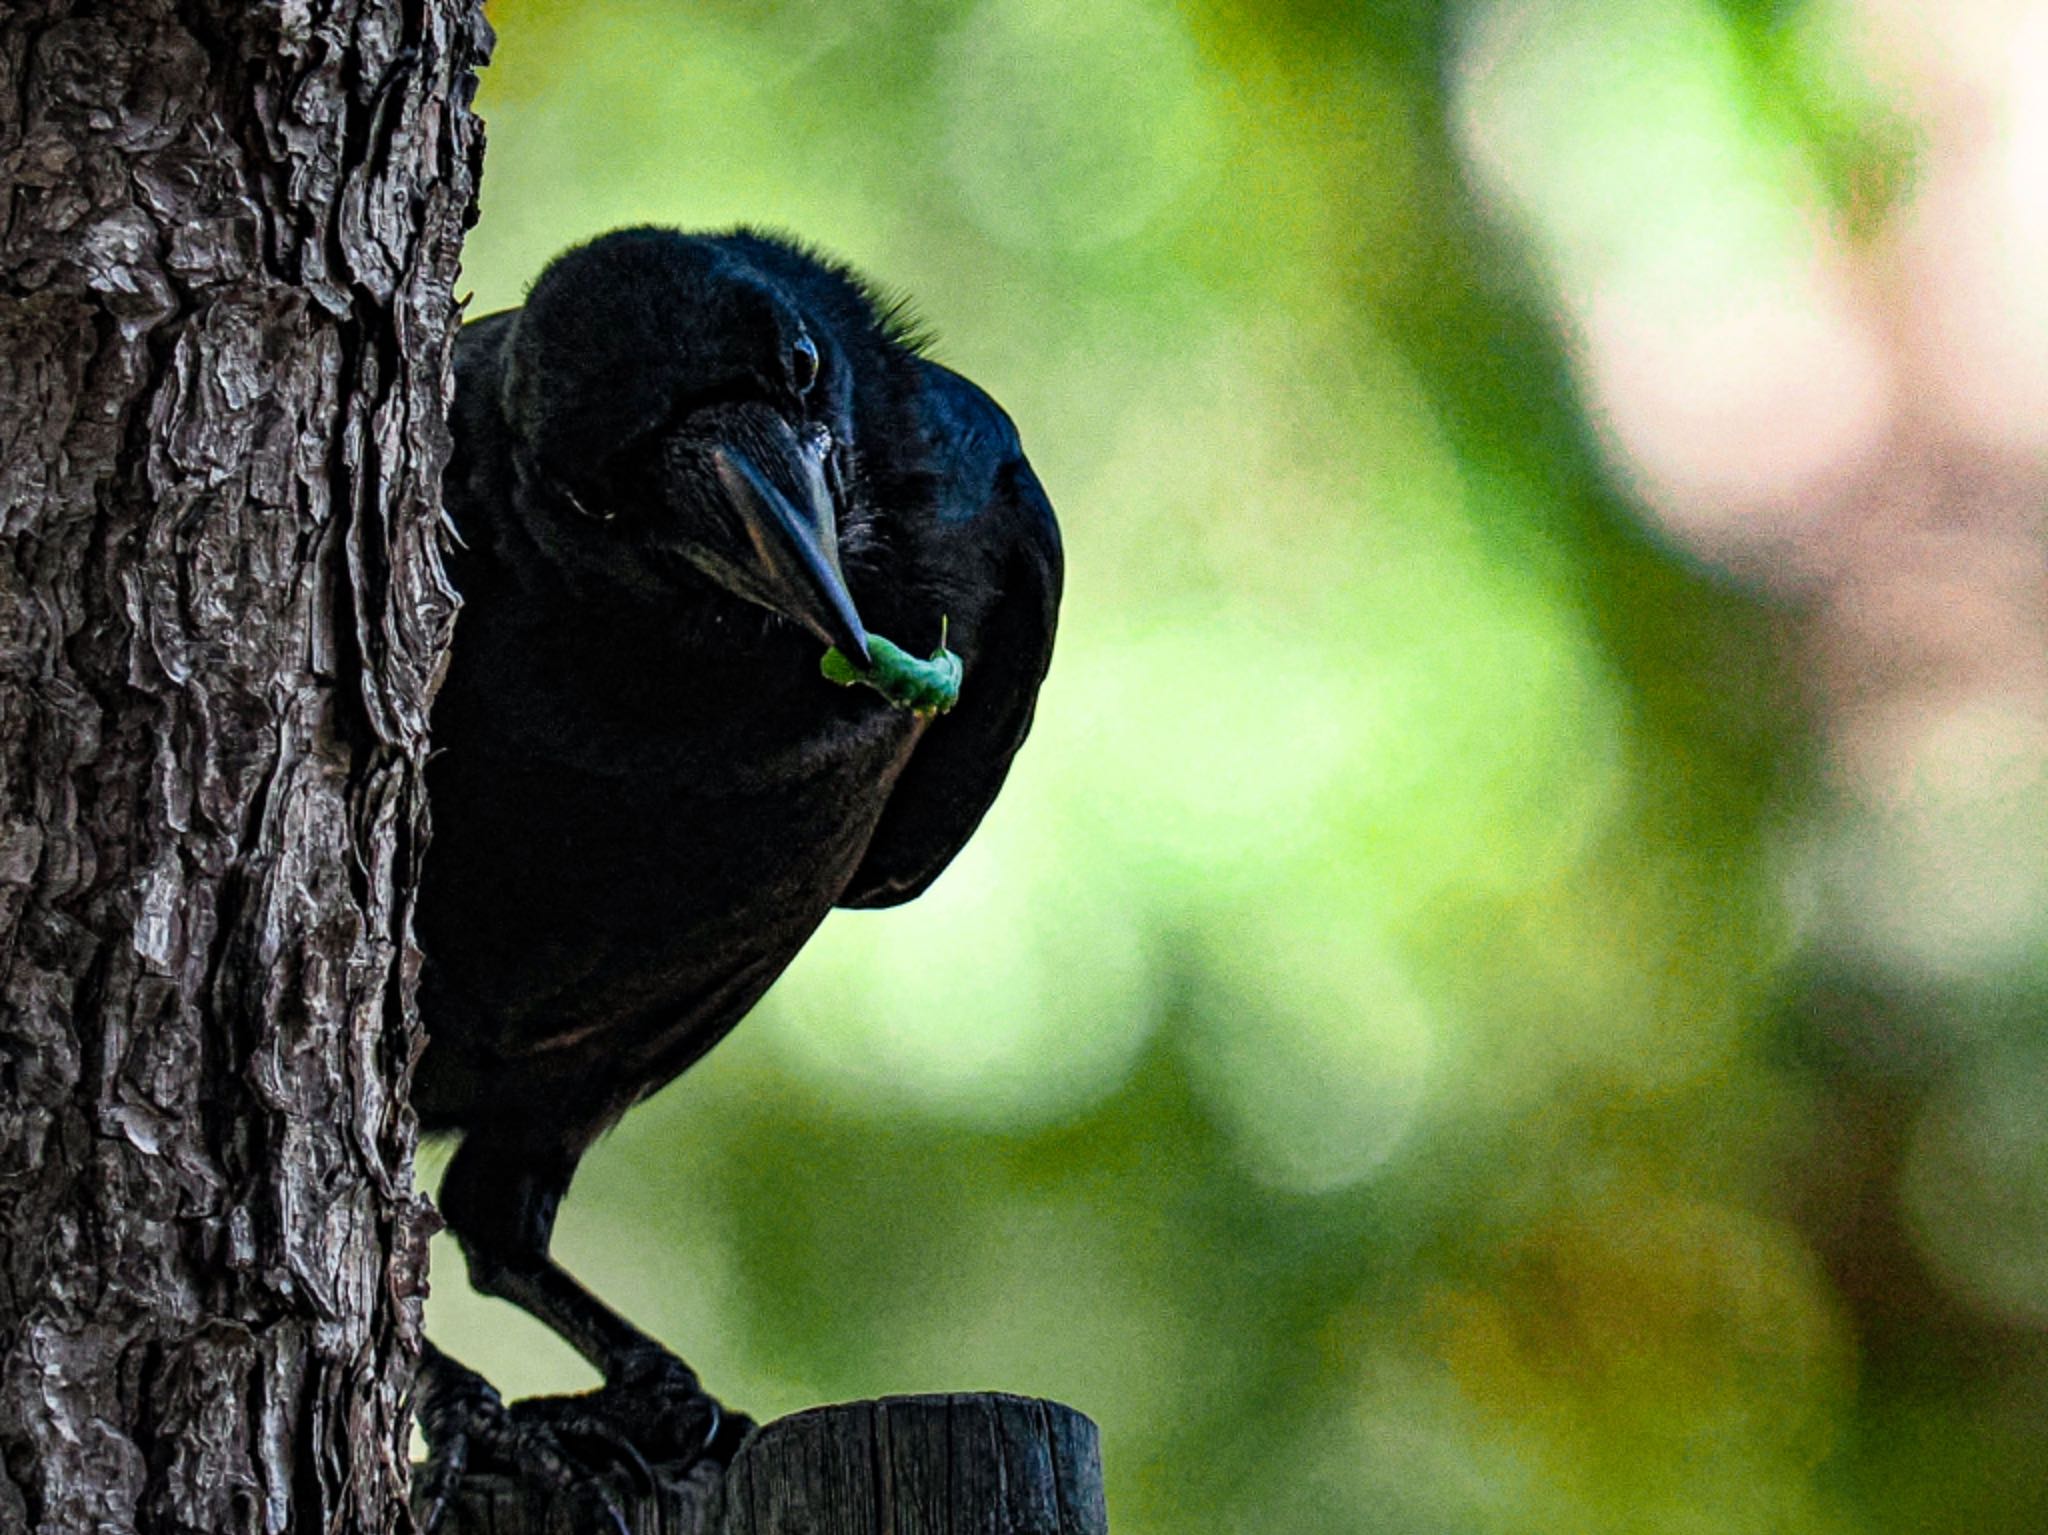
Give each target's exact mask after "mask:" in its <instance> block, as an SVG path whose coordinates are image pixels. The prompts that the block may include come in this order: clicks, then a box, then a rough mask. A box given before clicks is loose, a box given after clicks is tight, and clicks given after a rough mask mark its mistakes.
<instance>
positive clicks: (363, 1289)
mask: <svg viewBox="0 0 2048 1535" xmlns="http://www.w3.org/2000/svg"><path fill="white" fill-rule="evenodd" d="M488 42H489V32H488V29H487V28H485V27H484V25H483V22H482V18H481V15H480V13H479V12H478V11H477V10H475V9H474V8H473V6H472V4H471V3H470V0H331V3H329V0H246V3H245V0H183V3H177V0H97V3H94V0H72V3H64V0H14V3H11V4H9V3H0V530H4V538H0V1532H12V1531H16V1530H22V1529H37V1530H47V1531H81V1532H82V1531H87V1530H93V1531H108V1532H118V1531H129V1530H138V1531H150V1532H156V1531H188V1530H189V1531H208V1532H212V1531H256V1530H263V1531H281V1530H284V1529H285V1528H287V1527H291V1528H294V1529H297V1530H302V1531H322V1532H329V1531H387V1530H395V1529H397V1528H399V1527H400V1526H401V1521H402V1520H403V1518H404V1515H403V1513H402V1511H401V1510H402V1506H403V1505H402V1493H403V1489H404V1481H405V1469H404V1468H405V1465H406V1459H407V1457H406V1453H405V1451H406V1437H405V1436H406V1432H407V1424H408V1403H407V1397H408V1395H409V1392H410V1383H411V1375H412V1359H413V1356H414V1354H415V1351H416V1349H417V1347H418V1327H419V1297H420V1293H421V1288H422V1286H421V1271H422V1268H423V1264H424V1259H425V1239H426V1236H427V1233H428V1220H429V1217H428V1215H427V1212H426V1207H425V1206H424V1204H423V1203H422V1202H421V1201H419V1200H418V1199H417V1197H416V1196H415V1195H414V1194H413V1192H412V1159H413V1145H414V1126H413V1121H412V1118H411V1115H410V1112H409V1110H408V1109H407V1108H406V1098H405V1085H406V1079H407V1075H408V1073H409V1071H410V1069H411V1063H412V1061H413V1060H414V1058H415V1056H416V1055H417V1053H418V1050H419V1046H420V1033H419V1026H418V1022H417V1019H416V1017H415V1016H414V1013H413V1008H412V1000H411V980H412V976H413V973H414V970H415V956H414V951H413V949H412V946H411V939H410V913H411V893H412V887H413V875H414V868H415V865H416V862H417V858H418V854H419V849H420V845H421V836H422V831H423V824H422V823H423V813H424V802H423V799H422V795H421V789H420V766H421V761H422V757H423V755H424V752H425V746H426V711H427V706H428V702H429V698H430V695H431V692H432V689H433V684H434V679H435V677H436V675H437V671H438V668H439V667H440V665H441V662H442V658H443V654H444V651H445V648H446V643H447V636H448V629H449V624H450V620H451V617H452V613H453V600H452V597H451V594H450V592H449V591H448V589H447V587H446V586H445V584H444V583H443V580H442V577H441V574H440V567H439V563H438V560H437V558H436V555H435V551H434V545H433V538H434V532H433V527H432V519H433V516H434V511H435V507H436V505H437V501H438V485H439V477H440V471H441V465H442V462H443V460H444V457H445V454H446V447H447V444H446V428H445V424H444V421H445V417H444V411H445V407H446V400H447V395H448V360H449V345H450V341H451V338H452V334H453V326H454V319H455V314H454V308H455V306H454V303H453V300H452V291H451V290H452V284H453V280H454V276H455V264H456V258H457V254H458V250H459V246H460V239H461V233H462V230H463V228H464V226H465V224H466V223H467V220H468V216H469V210H470V207H471V203H472V195H473V190H474V185H475V179H476V170H477V164H478V156H479V153H480V150H481V134H480V132H479V129H478V127H477V124H476V122H475V121H474V119H473V118H472V117H471V116H470V114H469V111H468V100H469V94H470V90H471V82H472V74H471V71H472V68H473V66H475V65H476V64H477V63H479V62H481V59H482V56H483V53H484V51H485V50H486V49H487V47H488Z"/></svg>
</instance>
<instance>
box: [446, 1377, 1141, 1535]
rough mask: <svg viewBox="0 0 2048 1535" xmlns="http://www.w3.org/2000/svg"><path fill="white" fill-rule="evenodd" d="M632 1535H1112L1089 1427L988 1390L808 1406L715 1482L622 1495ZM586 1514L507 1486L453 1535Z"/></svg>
mask: <svg viewBox="0 0 2048 1535" xmlns="http://www.w3.org/2000/svg"><path fill="white" fill-rule="evenodd" d="M618 1501H619V1507H620V1509H621V1511H622V1512H623V1513H624V1514H625V1518H626V1525H627V1531H628V1535H1108V1530H1109V1515H1108V1512H1107V1510H1106V1509H1105V1507H1104V1504H1103V1497H1102V1454H1101V1446H1100V1443H1099V1441H1098V1438H1097V1435H1096V1429H1095V1425H1094V1424H1093V1423H1092V1422H1090V1421H1089V1420H1088V1419H1087V1418H1086V1417H1084V1416H1082V1415H1081V1414H1080V1413H1078V1412H1076V1411H1074V1409H1073V1408H1071V1407H1066V1406H1062V1405H1061V1404H1060V1403H1058V1402H1046V1401H1039V1400H1037V1399H1035V1398H1032V1397H1022V1396H1004V1395H1001V1394H998V1393H993V1392H988V1393H980V1394H976V1395H972V1396H892V1397H884V1398H883V1399H881V1400H880V1401H875V1402H848V1403H845V1404H843V1405H841V1406H837V1407H814V1408H811V1409H810V1410H809V1411H807V1412H799V1413H793V1414H791V1415H790V1416H789V1417H787V1418H778V1419H776V1421H774V1422H773V1423H769V1424H766V1425H764V1426H763V1427H762V1428H761V1429H759V1430H758V1431H757V1432H756V1433H755V1434H754V1435H753V1436H752V1437H751V1438H750V1439H748V1440H747V1442H746V1443H745V1444H744V1445H743V1446H741V1448H740V1452H739V1454H738V1455H737V1456H735V1457H734V1459H733V1463H732V1469H731V1470H730V1471H728V1472H727V1473H725V1475H724V1476H723V1477H721V1476H720V1475H719V1474H718V1473H717V1472H715V1471H713V1470H710V1469H709V1468H699V1469H698V1470H697V1471H695V1472H693V1473H692V1474H691V1475H690V1476H689V1477H688V1478H687V1479H685V1480H684V1481H682V1482H681V1483H680V1484H678V1485H676V1486H673V1487H669V1488H665V1489H663V1491H662V1492H661V1493H660V1494H659V1495H657V1496H656V1497H653V1498H647V1497H644V1496H642V1497H636V1496H633V1495H632V1494H630V1493H628V1494H625V1495H623V1496H621V1497H620V1498H619V1500H618ZM589 1518H590V1512H589V1510H588V1509H587V1508H585V1507H580V1506H578V1505H575V1504H572V1503H571V1502H570V1501H569V1500H566V1499H564V1500H553V1501H550V1500H545V1499H536V1498H531V1497H529V1496H528V1495H527V1493H526V1491H525V1490H524V1489H522V1488H521V1487H519V1486H517V1485H516V1484H514V1483H512V1482H510V1481H508V1480H506V1479H505V1478H503V1477H491V1476H474V1477H470V1478H469V1479H468V1480H466V1481H465V1482H464V1483H463V1487H462V1496H461V1501H460V1502H459V1503H458V1504H457V1506H456V1507H455V1508H454V1509H453V1510H451V1511H450V1516H449V1520H448V1525H447V1527H446V1529H447V1535H583V1531H584V1530H585V1529H586V1528H587V1527H588V1520H589Z"/></svg>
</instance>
